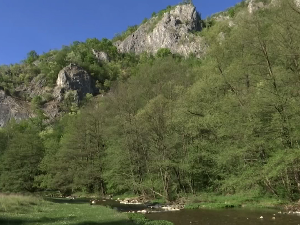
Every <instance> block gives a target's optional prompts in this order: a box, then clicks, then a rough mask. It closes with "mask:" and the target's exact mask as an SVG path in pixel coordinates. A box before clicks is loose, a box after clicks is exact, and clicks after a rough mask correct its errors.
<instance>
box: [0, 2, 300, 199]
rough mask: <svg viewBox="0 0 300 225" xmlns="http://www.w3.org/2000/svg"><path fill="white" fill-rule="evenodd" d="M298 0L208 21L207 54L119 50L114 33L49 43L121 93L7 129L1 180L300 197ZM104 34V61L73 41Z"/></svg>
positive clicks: (149, 192) (25, 186) (5, 188)
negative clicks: (63, 44) (47, 120)
mask: <svg viewBox="0 0 300 225" xmlns="http://www.w3.org/2000/svg"><path fill="white" fill-rule="evenodd" d="M288 3H289V2H286V1H284V2H282V4H281V5H278V6H274V7H269V8H265V9H264V10H260V11H257V12H255V13H253V14H248V13H246V11H245V12H244V13H243V16H241V14H238V15H233V16H234V19H235V20H234V23H235V25H234V26H228V21H219V22H217V23H215V25H213V26H210V27H207V29H205V30H204V31H202V34H201V35H203V37H204V38H205V40H206V41H207V43H208V45H209V52H208V53H207V55H206V57H205V58H202V59H197V58H195V57H193V56H191V57H188V58H183V57H180V56H178V55H172V54H171V53H170V52H168V51H167V50H163V51H161V52H162V53H166V54H159V55H157V56H153V55H149V54H146V53H144V54H141V55H139V56H132V55H128V54H119V53H118V52H117V51H116V49H115V48H114V46H113V45H111V44H110V42H109V41H108V40H104V42H103V41H101V42H98V41H96V40H94V39H93V40H90V41H87V43H77V44H76V45H72V46H71V47H70V48H69V47H67V48H64V49H62V50H61V51H57V52H56V53H55V54H54V53H53V52H52V51H51V52H49V53H46V54H45V55H47V54H49V55H52V54H54V55H55V57H58V55H64V57H62V62H64V60H66V59H68V57H71V56H72V57H73V59H74V60H75V59H78V61H76V62H77V63H79V64H80V65H81V66H82V67H84V68H86V69H87V70H88V71H89V72H90V73H91V74H93V76H95V77H96V79H97V80H99V82H100V83H101V84H103V82H104V83H105V80H107V81H109V82H110V85H109V90H110V91H109V92H108V93H107V94H104V95H103V97H100V96H99V97H96V98H89V99H87V100H86V103H85V105H84V106H83V107H82V108H80V109H77V110H76V111H73V113H71V114H66V115H65V116H63V117H62V118H60V119H59V120H58V121H56V122H55V123H53V124H51V125H45V123H43V122H42V118H40V117H37V118H35V119H31V120H28V121H23V122H21V123H14V122H11V123H10V124H8V126H7V127H6V128H4V129H2V130H0V161H1V163H0V190H1V191H2V192H20V191H35V190H49V189H50V190H60V191H61V192H62V193H63V194H69V193H71V192H75V191H83V192H98V193H102V194H105V193H110V194H121V193H125V192H134V193H136V194H140V195H146V196H150V197H163V198H165V199H168V200H174V199H176V198H177V197H180V196H182V195H185V194H195V193H197V192H215V193H220V194H226V195H232V194H238V193H239V194H240V193H250V192H249V191H250V190H251V193H252V194H253V195H255V196H256V197H261V196H273V197H275V198H278V199H287V200H289V201H295V200H298V199H299V198H300V161H299V158H300V153H299V152H300V151H299V141H300V140H299V132H300V127H299V124H300V116H299V115H300V110H299V101H300V93H299V91H298V89H299V83H300V78H299V77H300V59H299V48H300V41H299V35H300V33H299V32H300V27H299V26H300V25H299V24H300V12H299V10H298V8H296V7H295V6H294V5H293V4H292V3H290V4H288ZM220 34H222V35H220ZM94 42H96V43H98V44H103V43H106V44H105V46H109V47H108V48H107V50H110V51H111V53H109V55H110V57H112V58H114V59H116V60H115V61H113V62H112V63H107V64H104V63H103V64H102V63H101V64H97V63H96V62H95V61H94V58H92V57H89V55H88V53H87V55H85V57H83V58H80V57H79V58H77V56H83V55H84V54H83V55H81V54H79V55H76V53H77V51H75V50H72V49H73V48H74V46H76V48H75V49H77V48H79V49H81V48H83V49H86V48H87V45H92V43H94ZM93 48H94V47H93ZM66 49H67V50H66ZM101 50H103V49H101ZM65 51H66V53H64V52H65ZM78 51H79V52H81V51H80V50H78ZM82 52H85V50H82ZM44 57H46V56H44ZM49 57H50V56H49ZM38 60H40V61H41V64H40V65H39V66H38V68H40V67H42V65H45V64H43V63H46V62H45V61H43V56H39V59H38ZM89 60H91V61H89ZM91 62H93V63H91ZM47 65H48V64H47ZM49 65H50V64H49ZM49 65H48V66H45V68H44V70H45V71H46V70H47V69H48V68H50V69H51V68H52V67H50V66H49ZM51 65H52V64H51ZM54 65H55V66H57V67H58V68H60V67H59V66H62V65H61V64H54ZM14 66H16V67H18V66H19V67H21V68H23V67H26V68H27V69H30V68H33V65H31V64H30V63H29V64H28V62H26V63H25V64H21V65H14ZM14 66H11V67H14ZM53 68H56V67H53ZM2 69H3V68H2ZM40 69H41V68H40ZM41 70H42V69H41ZM44 70H43V71H44ZM51 71H53V72H49V73H48V72H43V73H44V74H45V76H46V77H47V81H48V82H49V84H53V81H54V80H55V79H54V78H55V77H54V74H55V73H54V72H57V71H56V70H55V69H53V70H51ZM114 71H117V72H116V73H115V72H114ZM15 74H19V73H17V72H16V73H15ZM17 77H18V76H17ZM25 77H26V76H25ZM22 82H23V81H22ZM51 82H52V83H51ZM2 83H4V85H6V82H4V81H2ZM16 83H17V82H16ZM7 85H10V84H9V83H8V82H7ZM23 181H24V182H23Z"/></svg>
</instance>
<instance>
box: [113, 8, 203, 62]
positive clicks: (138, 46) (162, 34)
mask: <svg viewBox="0 0 300 225" xmlns="http://www.w3.org/2000/svg"><path fill="white" fill-rule="evenodd" d="M200 30H201V18H200V16H199V14H198V13H197V11H196V8H195V7H194V6H193V5H191V4H183V5H178V6H176V7H174V8H173V9H172V10H170V11H169V12H166V13H164V14H163V16H162V18H160V17H159V16H154V17H152V18H151V19H150V20H149V21H148V22H146V23H145V24H142V25H141V26H140V27H139V28H138V29H137V30H136V31H135V32H134V33H133V34H131V35H130V36H129V37H127V38H126V39H125V40H124V41H122V42H117V43H115V44H116V46H117V47H118V50H119V51H120V52H132V53H136V54H139V53H142V52H148V53H153V54H155V53H156V52H157V51H158V50H159V49H160V48H169V49H170V50H171V52H172V53H178V54H180V55H184V56H188V55H189V54H190V53H193V54H195V55H196V56H198V57H200V56H201V55H203V54H204V53H205V51H206V45H205V42H204V40H203V39H202V38H201V37H199V36H197V35H195V34H194V33H195V32H197V31H200Z"/></svg>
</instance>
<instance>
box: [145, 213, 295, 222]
mask: <svg viewBox="0 0 300 225" xmlns="http://www.w3.org/2000/svg"><path fill="white" fill-rule="evenodd" d="M274 214H275V215H274ZM261 216H262V217H263V219H261V218H260V217H261ZM146 217H147V218H149V219H152V220H168V221H171V222H173V223H174V224H175V225H300V216H297V215H287V214H278V213H277V212H276V211H273V210H272V211H266V210H245V209H225V210H204V209H198V210H190V209H186V210H181V211H177V212H162V213H153V214H147V215H146Z"/></svg>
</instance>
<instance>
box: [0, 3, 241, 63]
mask: <svg viewBox="0 0 300 225" xmlns="http://www.w3.org/2000/svg"><path fill="white" fill-rule="evenodd" d="M240 1H241V0H194V1H193V2H194V4H195V5H196V7H197V10H198V12H200V13H201V15H202V18H205V17H207V16H209V15H211V14H213V13H216V12H220V11H223V10H225V9H227V8H229V7H231V6H234V5H235V4H236V3H238V2H240ZM179 2H181V0H0V65H2V64H11V63H17V62H20V61H21V60H22V59H25V58H26V55H27V53H28V52H29V51H31V50H35V51H37V53H38V54H42V53H43V52H47V51H49V50H50V49H60V48H61V46H62V45H69V44H71V43H72V42H73V41H85V40H86V39H87V38H94V37H96V38H98V39H102V38H104V37H106V38H109V39H111V38H112V37H113V36H114V35H115V34H116V33H118V32H121V31H123V30H126V28H127V26H129V25H135V24H140V23H141V22H142V20H143V19H144V18H145V17H147V18H150V17H151V14H152V12H158V11H159V10H161V9H164V8H166V7H167V6H168V5H176V4H178V3H179Z"/></svg>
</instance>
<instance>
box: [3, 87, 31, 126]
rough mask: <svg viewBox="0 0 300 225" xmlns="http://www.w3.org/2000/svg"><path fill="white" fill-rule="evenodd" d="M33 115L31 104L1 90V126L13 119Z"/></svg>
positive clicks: (18, 119) (26, 117) (17, 119)
mask: <svg viewBox="0 0 300 225" xmlns="http://www.w3.org/2000/svg"><path fill="white" fill-rule="evenodd" d="M32 116H33V114H32V112H31V110H30V106H29V105H28V104H27V103H26V102H23V101H18V100H17V99H15V98H12V97H10V96H8V95H6V94H5V92H4V91H2V90H0V127H3V126H4V125H5V124H6V123H7V122H9V121H10V120H12V119H14V120H16V121H20V120H24V119H28V118H30V117H32Z"/></svg>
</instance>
